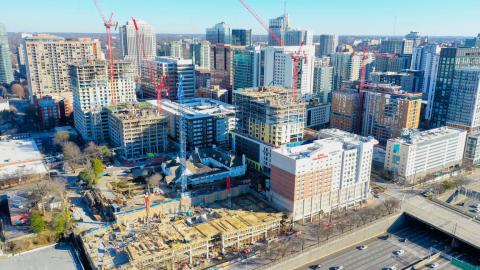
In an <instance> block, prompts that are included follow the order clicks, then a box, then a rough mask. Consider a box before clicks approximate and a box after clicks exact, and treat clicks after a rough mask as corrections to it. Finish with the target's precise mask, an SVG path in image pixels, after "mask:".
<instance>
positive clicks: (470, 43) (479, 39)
mask: <svg viewBox="0 0 480 270" xmlns="http://www.w3.org/2000/svg"><path fill="white" fill-rule="evenodd" d="M465 47H467V48H475V47H480V34H478V36H476V37H474V38H468V39H466V40H465Z"/></svg>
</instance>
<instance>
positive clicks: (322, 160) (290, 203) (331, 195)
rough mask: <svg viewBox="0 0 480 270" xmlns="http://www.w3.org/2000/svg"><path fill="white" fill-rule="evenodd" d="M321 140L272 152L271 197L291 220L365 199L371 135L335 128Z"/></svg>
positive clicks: (371, 154) (371, 149)
mask: <svg viewBox="0 0 480 270" xmlns="http://www.w3.org/2000/svg"><path fill="white" fill-rule="evenodd" d="M320 137H322V139H320V140H316V141H313V142H311V143H307V144H303V145H294V146H288V145H285V146H282V147H281V148H278V149H274V150H272V167H271V180H270V183H271V184H270V185H271V189H270V193H271V200H272V202H273V203H274V205H276V206H277V207H279V208H280V209H283V210H285V211H287V212H288V213H290V214H291V215H292V217H293V220H294V221H296V220H305V219H306V218H310V219H312V218H313V217H314V216H316V215H319V214H320V213H329V212H331V211H332V210H334V209H339V208H346V207H351V206H354V205H356V204H359V203H361V202H362V201H364V200H366V199H368V197H369V189H370V187H369V186H370V185H369V183H370V172H371V166H372V158H373V146H374V145H375V144H376V143H377V142H376V141H375V139H373V138H371V137H370V138H365V137H360V136H358V135H354V134H351V133H347V132H343V131H340V130H337V129H327V130H322V131H320Z"/></svg>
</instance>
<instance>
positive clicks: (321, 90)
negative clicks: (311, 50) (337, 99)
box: [313, 60, 333, 104]
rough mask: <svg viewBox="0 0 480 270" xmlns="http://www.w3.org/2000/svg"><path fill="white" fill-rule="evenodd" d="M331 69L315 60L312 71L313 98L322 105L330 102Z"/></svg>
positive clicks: (331, 86)
mask: <svg viewBox="0 0 480 270" xmlns="http://www.w3.org/2000/svg"><path fill="white" fill-rule="evenodd" d="M332 90H333V67H330V66H328V65H324V63H322V62H321V61H318V60H316V61H315V66H314V70H313V97H314V98H318V100H319V102H320V103H322V104H326V103H331V102H332Z"/></svg>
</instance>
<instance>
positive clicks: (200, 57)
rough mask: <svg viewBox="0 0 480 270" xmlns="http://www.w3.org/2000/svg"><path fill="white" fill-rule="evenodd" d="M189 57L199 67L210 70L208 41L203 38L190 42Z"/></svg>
mask: <svg viewBox="0 0 480 270" xmlns="http://www.w3.org/2000/svg"><path fill="white" fill-rule="evenodd" d="M190 58H191V59H195V66H196V67H198V68H199V69H204V70H210V58H211V56H210V42H208V41H206V40H203V41H200V42H195V43H192V44H190Z"/></svg>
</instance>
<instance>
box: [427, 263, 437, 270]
mask: <svg viewBox="0 0 480 270" xmlns="http://www.w3.org/2000/svg"><path fill="white" fill-rule="evenodd" d="M439 266H440V264H439V263H436V262H434V263H431V264H428V265H427V267H428V268H432V269H434V268H437V267H439Z"/></svg>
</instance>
